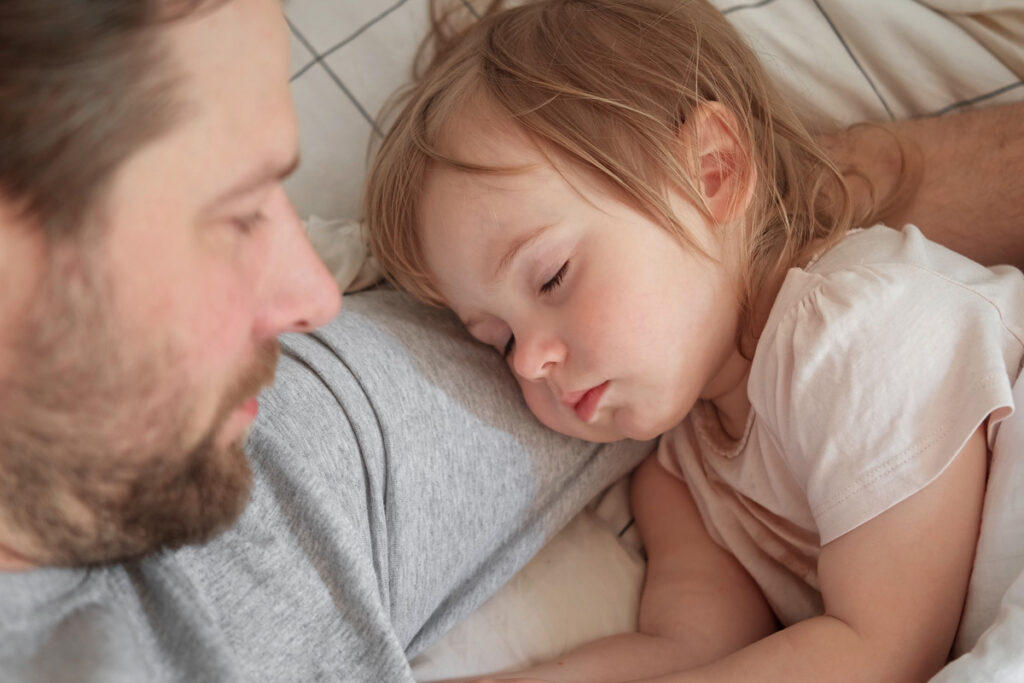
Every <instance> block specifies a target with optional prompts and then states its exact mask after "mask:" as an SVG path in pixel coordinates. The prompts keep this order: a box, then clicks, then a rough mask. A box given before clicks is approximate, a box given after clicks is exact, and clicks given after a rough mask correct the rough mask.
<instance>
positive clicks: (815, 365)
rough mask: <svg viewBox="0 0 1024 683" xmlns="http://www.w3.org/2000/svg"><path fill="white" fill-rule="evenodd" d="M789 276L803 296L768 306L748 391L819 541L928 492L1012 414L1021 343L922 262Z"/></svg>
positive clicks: (990, 310)
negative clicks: (984, 431) (992, 418)
mask: <svg viewBox="0 0 1024 683" xmlns="http://www.w3.org/2000/svg"><path fill="white" fill-rule="evenodd" d="M794 275H795V276H796V277H798V278H801V279H802V282H801V286H802V289H801V290H800V291H801V292H802V293H801V294H800V295H799V296H796V297H795V298H791V299H790V300H789V302H788V303H787V304H786V305H785V308H784V310H782V311H773V314H772V318H771V319H770V320H769V324H768V326H767V327H766V329H765V332H764V334H763V335H762V339H761V342H760V343H759V345H758V349H757V352H756V354H755V358H754V366H753V367H752V369H751V379H752V381H751V383H750V387H751V391H750V395H751V402H752V405H753V408H754V410H755V411H757V412H758V414H760V415H761V416H763V417H764V418H765V420H766V421H767V422H768V424H769V429H770V430H771V431H772V433H773V435H774V436H775V438H776V439H777V440H778V445H779V447H780V450H781V451H782V453H783V457H784V458H785V459H786V461H787V464H788V466H789V467H790V469H791V470H792V472H793V474H794V476H795V477H796V479H797V480H798V481H799V482H801V483H802V485H803V486H804V488H805V491H806V494H807V500H808V504H809V506H810V509H811V513H812V515H813V516H814V519H815V522H816V524H817V526H818V532H819V535H820V539H821V543H822V544H823V545H824V544H826V543H828V542H830V541H832V540H834V539H836V538H838V537H839V536H842V535H843V534H845V533H846V532H848V531H850V530H852V529H854V528H856V527H857V526H859V525H861V524H863V523H865V522H867V521H869V520H871V519H872V518H874V517H876V516H877V515H879V514H881V513H882V512H884V511H885V510H887V509H889V508H890V507H892V506H893V505H896V504H897V503H899V502H901V501H902V500H904V499H906V498H908V497H910V496H912V495H913V494H914V493H916V492H917V491H919V490H921V489H922V488H924V487H925V486H927V485H928V484H929V483H930V482H931V481H933V480H934V479H935V478H936V477H938V476H939V475H940V474H941V473H942V472H943V471H944V470H945V468H946V467H947V466H948V465H949V464H950V463H951V462H952V460H953V458H954V457H955V456H956V455H957V454H958V453H959V452H960V450H961V448H962V447H963V445H964V444H965V443H966V441H967V439H968V437H970V435H971V434H972V433H973V432H974V431H975V430H976V429H977V428H978V427H979V425H981V424H982V423H983V422H984V421H985V419H986V418H987V417H988V416H989V415H991V414H993V413H994V412H998V414H997V416H996V418H997V419H1002V418H1003V417H1005V416H1006V415H1008V414H1009V413H1010V412H1011V411H1012V406H1013V399H1012V379H1011V375H1010V374H1009V372H1008V367H1007V366H1008V364H1010V363H1012V364H1016V363H1017V362H1019V361H1018V360H1013V359H1011V356H1013V355H1014V354H1012V353H1006V352H1005V351H1004V349H1005V348H1006V347H1007V346H1009V345H1016V346H1019V341H1017V340H1016V338H1015V337H1012V336H1008V335H1009V332H1008V331H1007V329H1006V328H1005V326H1004V325H1003V323H1002V322H1001V317H1000V312H999V309H998V307H997V306H996V305H994V304H993V303H992V302H991V301H989V300H987V299H986V298H985V297H984V296H983V295H981V294H979V293H978V292H977V291H975V290H973V289H972V288H970V287H968V286H964V285H962V284H960V283H958V282H955V281H953V280H951V279H948V278H946V277H944V276H942V275H940V274H937V273H935V272H931V271H928V270H927V269H924V268H920V267H917V266H913V265H908V264H899V263H896V264H886V263H883V264H871V265H861V266H855V267H852V268H849V269H844V270H840V271H836V272H831V273H828V274H825V275H822V274H816V273H808V272H805V271H794V272H793V273H791V277H792V276H794ZM787 284H788V281H787ZM1016 353H1018V355H1017V356H1015V358H1018V359H1019V351H1018V352H1016ZM1004 355H1006V356H1007V357H1005V358H1004ZM1012 377H1014V378H1015V377H1016V372H1013V375H1012ZM754 380H756V381H754Z"/></svg>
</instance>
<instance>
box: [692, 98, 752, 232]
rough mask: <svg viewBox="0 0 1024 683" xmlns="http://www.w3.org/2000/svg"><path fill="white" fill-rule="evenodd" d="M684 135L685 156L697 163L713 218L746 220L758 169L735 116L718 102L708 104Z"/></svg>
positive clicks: (697, 111) (699, 180) (695, 115)
mask: <svg viewBox="0 0 1024 683" xmlns="http://www.w3.org/2000/svg"><path fill="white" fill-rule="evenodd" d="M680 134H681V135H680V137H681V142H682V143H683V145H684V146H683V149H684V150H688V151H687V152H685V153H687V154H690V155H692V156H691V159H695V160H696V166H697V168H695V169H694V170H695V171H696V174H697V175H696V179H697V186H698V189H699V190H700V193H701V197H702V198H703V199H704V203H705V206H706V207H707V208H708V210H709V211H710V213H711V217H712V218H713V219H714V220H715V222H717V223H719V224H721V223H728V222H730V221H733V220H735V219H736V218H739V217H740V216H742V215H743V214H744V213H745V212H746V210H747V207H749V206H750V201H751V199H752V198H753V196H754V187H755V185H756V184H757V183H756V181H757V168H756V166H755V165H754V161H753V155H752V154H751V151H750V150H749V149H748V148H747V147H746V145H745V144H744V143H743V142H741V141H740V138H739V134H738V129H737V125H736V117H735V115H733V113H732V112H731V111H729V110H728V109H727V108H726V107H725V106H724V105H722V104H720V103H718V102H704V103H702V104H700V105H698V106H697V108H696V109H695V110H694V111H693V114H692V115H691V116H690V118H689V119H688V120H687V121H686V123H685V124H684V125H683V127H682V129H681V130H680ZM694 152H696V154H694Z"/></svg>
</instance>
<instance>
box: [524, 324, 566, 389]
mask: <svg viewBox="0 0 1024 683" xmlns="http://www.w3.org/2000/svg"><path fill="white" fill-rule="evenodd" d="M565 356H566V345H565V343H564V342H563V341H562V340H561V339H560V338H559V337H558V335H557V334H555V333H553V332H551V331H549V330H530V331H526V332H525V333H523V332H521V333H520V334H517V335H516V343H515V348H514V349H513V351H512V370H513V371H514V372H515V373H516V374H517V375H519V376H520V377H522V378H523V379H526V380H538V379H543V378H545V377H547V376H548V374H549V373H550V372H551V371H552V370H553V369H554V368H555V367H557V366H558V365H559V364H560V363H562V362H563V361H564V360H565Z"/></svg>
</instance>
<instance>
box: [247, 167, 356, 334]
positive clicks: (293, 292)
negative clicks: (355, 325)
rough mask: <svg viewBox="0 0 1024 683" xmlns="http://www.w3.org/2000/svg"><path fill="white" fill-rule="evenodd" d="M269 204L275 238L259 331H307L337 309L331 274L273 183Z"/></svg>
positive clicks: (336, 292) (282, 194)
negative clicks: (271, 197) (270, 203)
mask: <svg viewBox="0 0 1024 683" xmlns="http://www.w3.org/2000/svg"><path fill="white" fill-rule="evenodd" d="M275 192H276V193H278V196H276V197H274V199H273V200H272V202H273V204H272V206H271V207H269V209H268V210H269V213H270V217H269V220H272V221H274V222H275V223H276V225H273V226H271V230H272V231H273V233H274V235H275V237H274V239H273V240H272V241H271V244H270V255H269V257H268V263H267V269H266V271H265V273H264V278H265V279H264V282H263V284H264V287H263V295H264V301H263V302H262V303H263V306H262V311H261V314H260V320H259V321H258V327H259V331H260V332H261V333H262V335H261V336H267V337H271V336H275V337H276V336H277V335H279V334H281V333H283V332H308V331H310V330H314V329H316V328H317V327H320V326H321V325H323V324H324V323H326V322H328V321H329V320H331V319H332V318H333V317H334V316H335V315H336V314H337V313H338V309H339V308H341V292H340V291H339V290H338V285H337V283H336V282H335V281H334V277H333V276H332V275H331V273H330V271H328V270H327V267H326V266H325V265H324V263H323V261H321V260H320V257H319V256H318V255H317V254H316V252H315V251H314V250H313V245H312V244H311V243H310V241H309V238H308V237H307V236H306V231H305V229H304V228H303V227H302V222H301V221H300V220H299V218H298V216H296V215H295V209H294V208H293V207H292V205H291V202H290V201H289V200H288V198H287V197H286V196H285V194H284V190H283V189H282V188H280V187H278V188H277V189H276V190H275Z"/></svg>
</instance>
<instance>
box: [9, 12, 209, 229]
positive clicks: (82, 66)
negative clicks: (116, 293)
mask: <svg viewBox="0 0 1024 683" xmlns="http://www.w3.org/2000/svg"><path fill="white" fill-rule="evenodd" d="M207 4H209V3H208V2H207V0H3V2H2V3H0V198H2V199H3V200H4V201H6V202H8V203H9V204H11V205H13V206H14V207H15V208H16V209H17V210H18V211H19V213H20V215H21V216H22V217H24V218H27V219H29V220H31V221H33V222H35V223H38V224H39V226H40V227H41V228H42V229H44V230H45V231H46V233H47V235H48V236H49V237H51V238H61V237H67V236H71V235H74V234H76V233H77V232H78V230H79V228H80V227H81V226H82V225H83V223H84V222H85V219H86V217H87V216H88V214H89V211H90V210H91V209H92V208H93V207H94V206H96V205H97V203H98V201H99V200H100V199H101V198H102V195H103V191H104V189H105V188H106V186H107V185H109V181H110V179H111V177H112V175H113V173H114V171H115V170H116V169H117V168H118V167H119V165H120V164H121V163H122V162H123V161H124V160H125V159H126V158H127V157H128V156H129V155H130V154H131V153H132V151H133V150H135V149H137V148H138V147H140V146H141V145H142V144H144V143H145V142H147V141H149V140H152V139H153V138H155V137H156V136H158V135H159V134H161V133H162V132H164V131H166V130H167V129H168V128H169V127H170V125H171V123H172V122H173V120H174V118H175V114H176V112H177V109H178V107H177V106H176V103H175V101H174V98H173V92H172V91H173V85H174V73H173V70H172V69H171V68H170V67H169V65H168V64H166V63H165V60H164V59H163V56H162V51H161V49H160V48H161V41H160V40H159V36H158V31H159V29H160V28H161V27H162V26H163V25H165V24H166V23H168V22H170V21H175V20H177V19H180V18H183V17H185V16H187V15H190V14H191V13H192V12H194V11H196V10H198V9H199V8H200V7H201V6H204V5H207Z"/></svg>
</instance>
